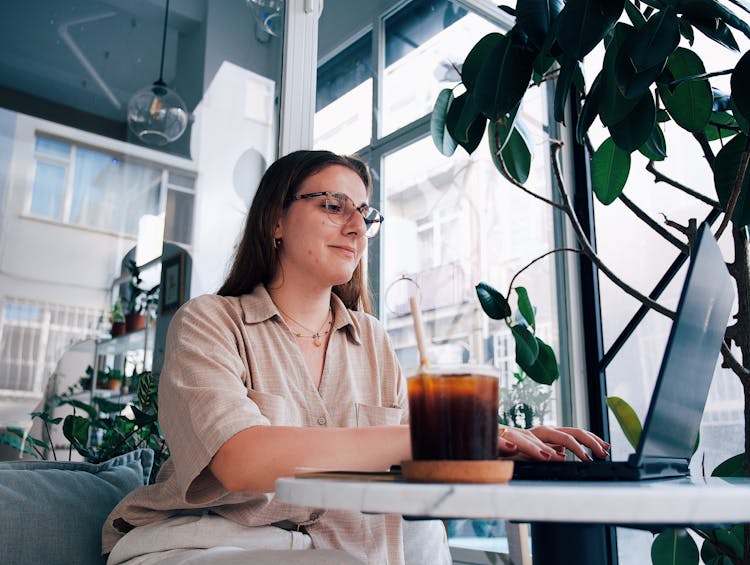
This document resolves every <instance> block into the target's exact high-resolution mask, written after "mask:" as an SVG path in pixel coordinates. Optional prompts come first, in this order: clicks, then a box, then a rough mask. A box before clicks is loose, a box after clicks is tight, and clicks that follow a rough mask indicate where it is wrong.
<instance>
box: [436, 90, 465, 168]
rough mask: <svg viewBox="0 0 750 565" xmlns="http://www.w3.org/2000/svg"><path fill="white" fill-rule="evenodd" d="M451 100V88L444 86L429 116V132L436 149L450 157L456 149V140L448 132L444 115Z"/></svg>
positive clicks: (446, 113) (445, 115)
mask: <svg viewBox="0 0 750 565" xmlns="http://www.w3.org/2000/svg"><path fill="white" fill-rule="evenodd" d="M452 102H453V90H451V89H450V88H445V89H443V90H441V91H440V94H438V97H437V100H436V101H435V107H434V108H433V109H432V115H431V116H430V134H431V135H432V142H433V143H434V144H435V147H437V149H438V151H440V153H442V154H443V155H445V156H446V157H450V156H451V155H453V153H454V152H455V151H456V147H458V144H457V143H456V140H454V139H453V138H452V137H451V134H450V133H448V127H447V126H446V117H447V115H448V108H449V107H450V105H451V103H452Z"/></svg>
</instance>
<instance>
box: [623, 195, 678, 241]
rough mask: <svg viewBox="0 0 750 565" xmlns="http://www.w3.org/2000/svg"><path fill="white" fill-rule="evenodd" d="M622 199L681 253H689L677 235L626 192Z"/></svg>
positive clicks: (640, 218) (634, 212) (645, 222)
mask: <svg viewBox="0 0 750 565" xmlns="http://www.w3.org/2000/svg"><path fill="white" fill-rule="evenodd" d="M619 198H620V200H622V203H623V204H625V206H627V207H628V209H629V210H630V211H631V212H633V214H635V215H636V217H637V218H638V219H639V220H641V221H642V222H643V223H644V224H646V225H647V226H649V227H650V228H651V229H652V230H654V231H655V232H656V233H658V234H659V235H660V236H662V237H663V238H664V239H666V240H667V241H668V242H669V243H671V244H672V245H674V246H675V247H676V248H677V249H679V250H680V252H681V253H687V252H688V247H687V245H685V244H684V243H682V242H681V241H680V240H679V239H677V238H676V237H675V236H673V235H672V234H671V233H669V232H668V231H667V230H665V229H664V228H663V227H662V226H661V225H660V224H659V223H658V222H656V220H654V219H653V218H651V216H649V215H648V214H646V212H644V211H643V210H641V209H640V208H639V207H638V206H637V205H636V204H635V202H633V201H632V200H630V199H629V198H628V197H627V196H625V193H622V192H621V193H620V197H619Z"/></svg>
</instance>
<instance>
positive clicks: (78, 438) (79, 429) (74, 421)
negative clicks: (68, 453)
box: [63, 415, 91, 455]
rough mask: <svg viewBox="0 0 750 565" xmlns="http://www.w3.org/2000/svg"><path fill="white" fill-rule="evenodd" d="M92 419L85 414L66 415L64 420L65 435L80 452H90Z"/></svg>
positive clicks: (83, 453)
mask: <svg viewBox="0 0 750 565" xmlns="http://www.w3.org/2000/svg"><path fill="white" fill-rule="evenodd" d="M90 425H91V420H89V419H88V418H84V417H83V416H73V415H70V416H66V417H65V420H64V421H63V435H64V436H65V437H66V438H67V440H68V441H69V442H70V444H71V445H72V446H73V448H74V449H75V450H76V451H78V453H80V454H82V455H85V453H88V449H87V447H86V446H87V445H88V442H89V427H90Z"/></svg>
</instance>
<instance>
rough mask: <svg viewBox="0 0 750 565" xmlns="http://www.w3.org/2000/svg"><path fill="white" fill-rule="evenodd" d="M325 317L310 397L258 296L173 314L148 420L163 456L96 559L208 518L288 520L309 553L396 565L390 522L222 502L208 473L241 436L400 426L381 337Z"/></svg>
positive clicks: (401, 412) (392, 360) (379, 330)
mask: <svg viewBox="0 0 750 565" xmlns="http://www.w3.org/2000/svg"><path fill="white" fill-rule="evenodd" d="M331 306H332V309H333V315H334V323H333V326H332V329H331V337H330V340H329V343H328V350H327V352H326V359H325V366H324V368H323V375H322V379H321V382H320V387H319V389H316V388H315V385H314V384H313V381H312V378H311V376H310V374H309V372H308V370H307V366H306V364H305V361H304V358H303V357H302V352H301V350H300V349H299V347H298V346H297V344H296V342H295V339H294V336H293V335H292V333H291V332H290V331H289V329H288V327H287V326H286V325H285V323H284V321H283V320H282V318H281V317H280V315H279V312H278V309H277V308H276V306H275V304H274V303H273V301H272V300H271V298H270V296H269V295H268V292H267V291H266V289H265V287H264V286H262V285H259V286H258V287H256V289H255V290H254V291H253V293H252V294H249V295H244V296H241V297H221V296H216V295H205V296H200V297H198V298H195V299H193V300H191V301H190V302H188V303H187V304H185V305H184V306H183V307H182V308H180V310H179V311H178V312H177V314H176V315H175V317H174V319H173V320H172V322H171V324H170V327H169V331H168V334H167V344H166V357H165V362H164V368H163V371H162V373H161V378H160V382H159V421H160V424H161V427H162V431H163V433H164V436H165V437H166V438H167V443H168V445H169V449H170V453H171V457H170V459H169V460H168V461H167V462H166V463H165V465H164V467H163V469H162V471H161V472H160V474H159V477H158V481H157V483H156V484H154V485H150V486H146V487H142V488H139V489H137V490H135V491H133V492H132V493H130V494H129V495H128V496H126V497H125V498H124V499H123V500H122V501H121V502H120V503H119V504H118V505H117V506H116V507H115V508H114V510H112V512H111V513H110V515H109V517H108V518H107V521H106V523H105V525H104V530H103V537H102V541H103V543H102V547H103V552H104V553H108V552H109V551H110V550H111V548H112V547H113V546H114V544H115V543H116V542H117V541H118V539H119V538H120V537H122V535H124V533H125V532H126V531H127V530H128V529H129V526H140V525H144V524H149V523H153V522H156V521H159V520H163V519H166V518H168V517H170V516H175V515H184V514H200V513H201V512H204V511H205V510H206V509H210V511H211V512H213V513H215V514H218V515H220V516H224V517H225V518H228V519H230V520H232V521H235V522H238V523H240V524H244V525H246V526H261V525H268V524H273V523H275V522H279V521H283V520H288V521H291V522H293V523H295V524H300V525H304V526H305V528H306V530H307V532H308V534H309V535H310V537H311V538H312V540H313V544H314V546H315V547H316V548H335V549H343V550H345V551H347V552H349V553H351V554H352V555H354V556H356V557H358V558H359V559H361V560H362V561H365V562H368V563H377V564H385V563H388V564H393V565H402V564H403V541H402V533H401V519H400V516H396V515H389V516H382V515H364V514H360V513H357V512H348V511H339V510H325V509H320V508H306V507H301V506H294V505H290V504H285V503H282V502H280V501H277V500H274V498H273V494H270V493H269V494H251V493H230V492H228V491H227V490H225V489H224V488H223V487H222V485H221V484H220V483H219V482H218V481H217V480H216V479H215V478H214V476H213V475H212V474H211V473H210V472H209V471H208V464H209V462H210V461H211V458H212V457H213V456H214V454H215V453H216V452H217V451H218V449H219V448H220V447H221V446H222V445H223V444H224V442H226V441H227V440H228V439H229V438H231V437H232V436H233V435H235V434H236V433H238V432H240V431H242V430H244V429H246V428H249V427H252V426H269V425H273V426H305V427H364V426H374V425H397V424H405V423H407V421H408V403H407V395H406V385H405V381H404V379H403V376H402V373H401V370H400V367H399V364H398V361H397V359H396V356H395V354H394V352H393V348H392V347H391V345H390V342H389V340H388V336H387V334H386V333H385V330H384V329H383V327H382V326H381V325H380V323H379V322H378V321H377V320H376V319H375V318H374V317H372V316H370V315H368V314H365V313H362V312H356V311H350V310H347V309H346V307H345V306H344V305H343V303H342V302H341V300H340V299H339V298H338V297H336V296H333V299H332V301H331ZM123 521H124V522H123ZM113 522H114V524H113Z"/></svg>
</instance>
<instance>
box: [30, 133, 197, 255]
mask: <svg viewBox="0 0 750 565" xmlns="http://www.w3.org/2000/svg"><path fill="white" fill-rule="evenodd" d="M34 159H35V165H36V166H35V170H34V181H33V185H32V192H31V198H30V199H29V201H30V203H29V207H28V214H29V215H30V216H36V217H40V218H45V219H49V220H53V221H57V222H61V223H65V224H70V225H75V226H80V227H86V228H93V229H98V230H103V231H108V232H113V233H117V234H122V235H130V236H134V237H135V236H137V235H138V233H139V224H140V222H141V218H143V217H144V216H148V215H151V216H157V215H159V214H161V213H162V212H164V211H166V213H167V214H166V215H167V218H166V237H167V239H168V240H170V241H175V242H179V243H185V244H189V243H190V242H191V235H192V211H193V199H194V194H195V190H194V184H195V178H194V177H191V176H189V175H186V174H183V173H179V172H176V171H170V170H165V169H164V167H163V166H160V165H157V164H151V163H147V162H143V161H139V160H136V159H132V158H130V157H128V156H126V155H118V154H114V153H108V152H106V151H103V150H100V149H94V148H90V147H85V146H80V145H76V144H74V143H70V142H67V141H64V140H58V139H53V138H50V137H45V136H42V135H37V136H36V139H35V151H34ZM165 178H166V181H165ZM163 187H166V192H165V190H164V189H163ZM186 219H187V221H185V220H186Z"/></svg>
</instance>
